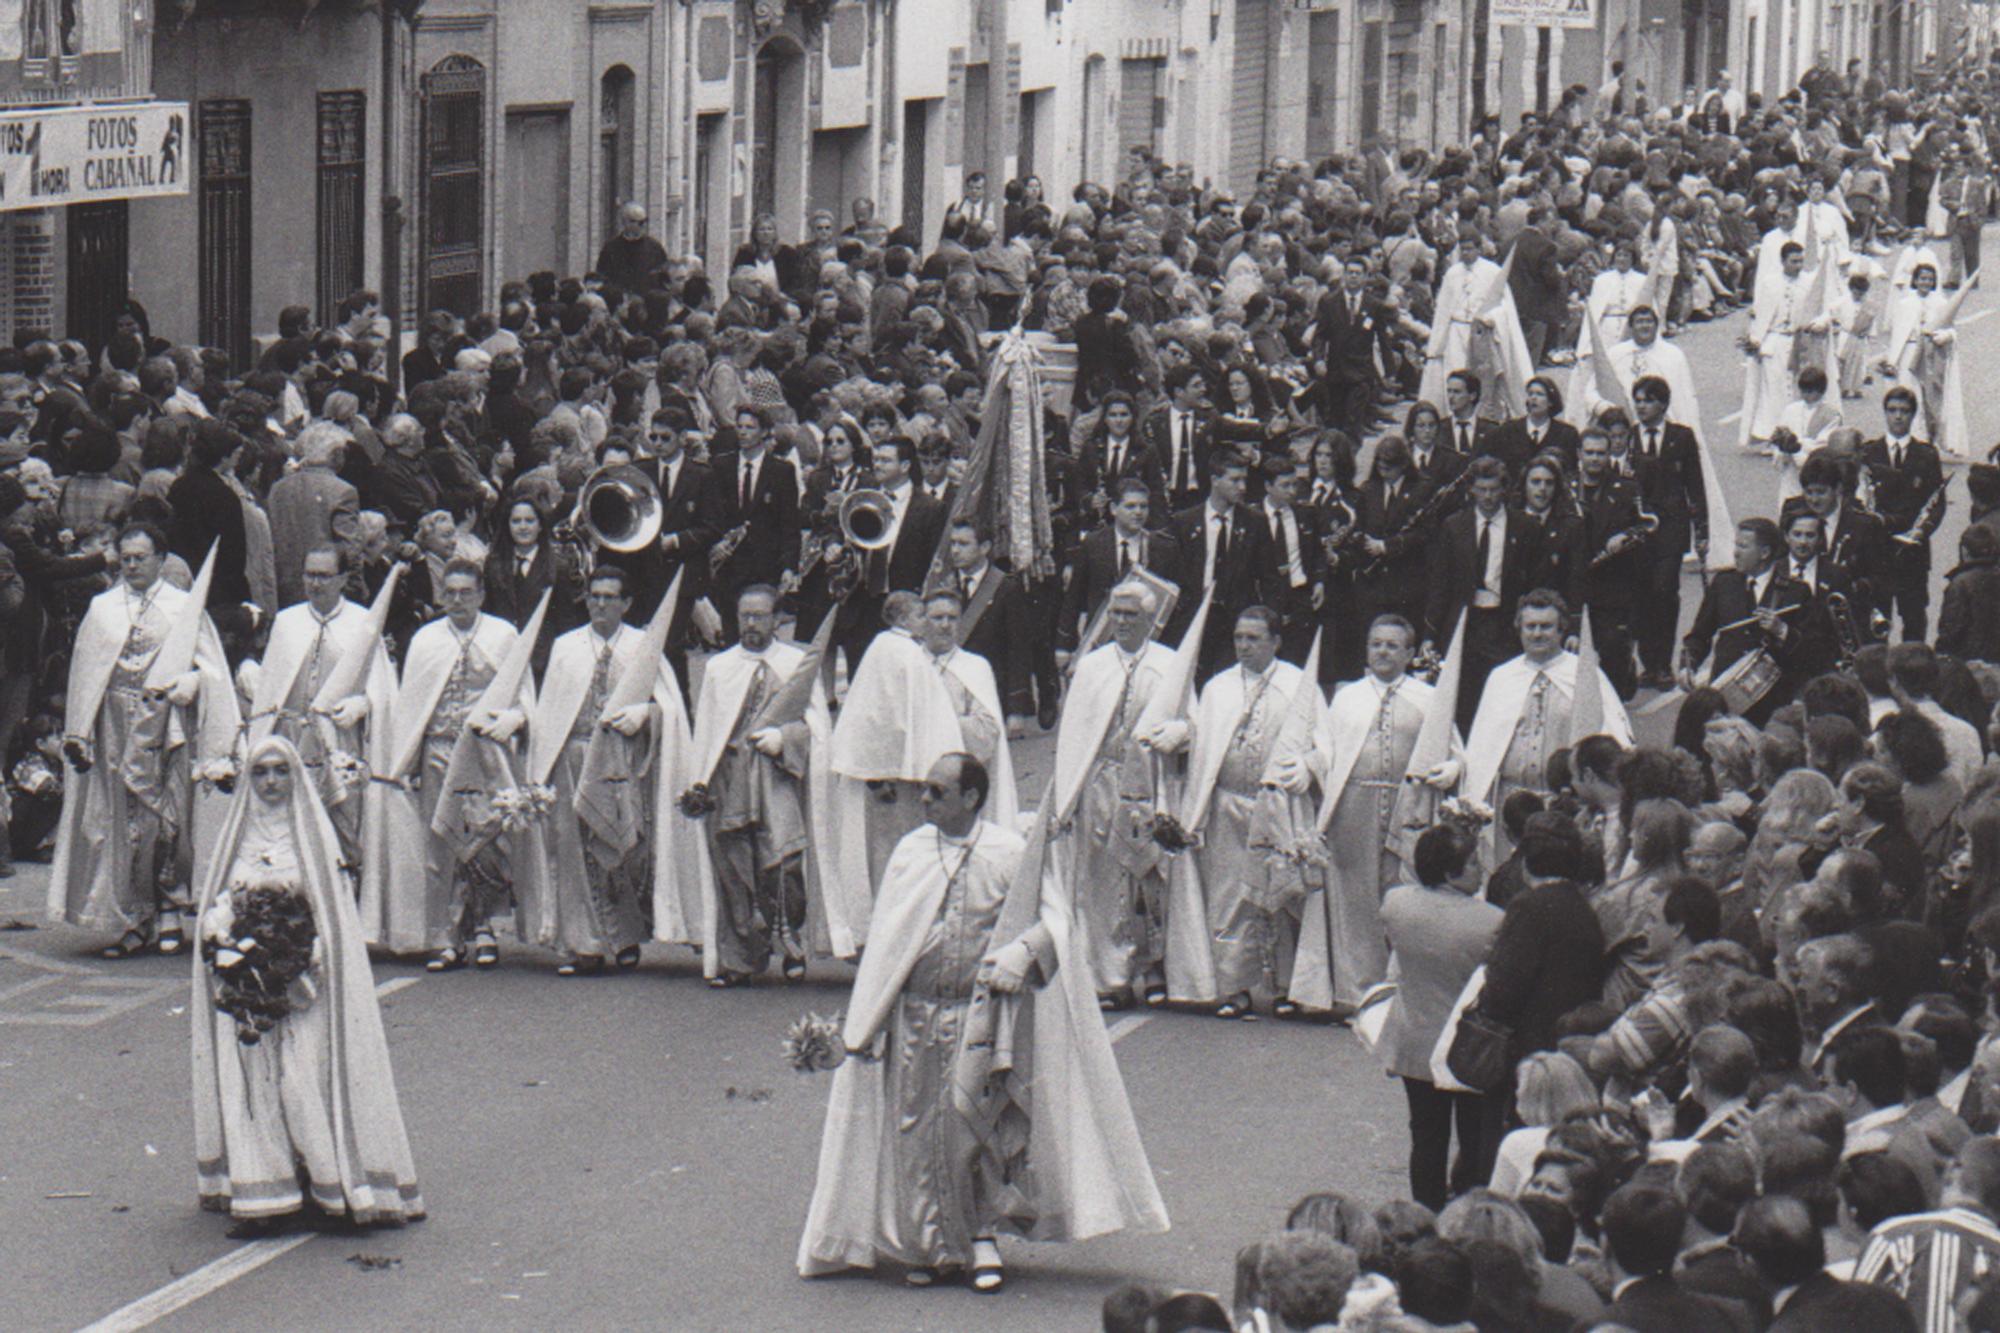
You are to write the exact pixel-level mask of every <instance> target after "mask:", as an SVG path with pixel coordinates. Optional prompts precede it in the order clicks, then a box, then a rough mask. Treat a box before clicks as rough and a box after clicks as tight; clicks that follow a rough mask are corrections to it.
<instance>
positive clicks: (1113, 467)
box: [1105, 440, 1125, 477]
mask: <svg viewBox="0 0 2000 1333" xmlns="http://www.w3.org/2000/svg"><path fill="white" fill-rule="evenodd" d="M1105 463H1106V469H1107V473H1108V475H1110V476H1113V477H1115V476H1117V475H1119V474H1120V473H1122V472H1123V471H1124V470H1125V445H1124V442H1123V441H1116V440H1114V441H1113V442H1112V445H1111V455H1110V457H1109V458H1107V459H1106V460H1105Z"/></svg>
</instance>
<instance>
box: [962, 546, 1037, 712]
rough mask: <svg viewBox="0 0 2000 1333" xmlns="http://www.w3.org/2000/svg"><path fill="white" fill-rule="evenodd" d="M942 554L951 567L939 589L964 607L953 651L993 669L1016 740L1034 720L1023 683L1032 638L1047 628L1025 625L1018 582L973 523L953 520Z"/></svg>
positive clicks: (1028, 691)
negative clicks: (958, 650)
mask: <svg viewBox="0 0 2000 1333" xmlns="http://www.w3.org/2000/svg"><path fill="white" fill-rule="evenodd" d="M945 552H946V555H947V557H948V558H949V561H950V564H951V569H950V571H949V572H948V573H947V574H946V575H945V576H944V578H945V586H946V587H948V588H950V589H951V590H952V591H953V592H956V593H957V594H958V595H959V596H960V597H961V598H962V599H963V600H964V602H965V611H964V614H962V615H961V616H960V617H959V621H958V646H959V647H961V648H963V649H965V650H966V651H967V652H970V653H977V654H979V655H980V656H981V657H983V658H985V659H986V661H987V663H988V665H990V666H991V667H992V668H993V680H994V684H995V685H996V686H997V687H998V688H999V691H1000V706H1001V708H1002V709H1004V710H1005V711H1006V714H1007V730H1008V733H1009V734H1010V735H1012V736H1015V737H1017V738H1018V737H1019V736H1022V735H1024V734H1026V731H1027V725H1028V723H1027V720H1028V719H1029V718H1031V717H1033V716H1034V715H1035V696H1034V691H1033V689H1032V688H1031V687H1030V686H1029V683H1028V678H1029V674H1030V665H1031V662H1032V659H1033V647H1034V639H1035V636H1036V635H1037V634H1038V633H1042V634H1045V633H1047V632H1048V631H1047V628H1046V627H1041V628H1037V627H1036V626H1035V625H1034V624H1033V622H1032V621H1031V619H1030V617H1029V614H1028V602H1027V599H1026V597H1025V596H1023V595H1022V592H1021V581H1020V580H1019V579H1017V578H1015V577H1014V576H1013V575H1012V574H1009V573H1007V572H1006V571H1005V570H1003V569H1001V568H1000V566H998V565H996V564H994V563H993V560H992V555H993V539H992V538H991V537H989V536H987V535H986V534H985V533H984V532H981V531H980V528H979V524H978V523H977V522H976V521H974V520H972V519H969V518H961V519H957V520H955V521H953V522H952V524H951V526H950V531H949V534H948V537H947V540H946V545H945Z"/></svg>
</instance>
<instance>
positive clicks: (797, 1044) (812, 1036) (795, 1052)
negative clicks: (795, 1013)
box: [784, 1013, 847, 1074]
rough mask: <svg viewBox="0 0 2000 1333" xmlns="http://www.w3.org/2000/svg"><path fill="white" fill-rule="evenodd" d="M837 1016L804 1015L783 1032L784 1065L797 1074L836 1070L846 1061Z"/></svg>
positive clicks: (843, 1042)
mask: <svg viewBox="0 0 2000 1333" xmlns="http://www.w3.org/2000/svg"><path fill="white" fill-rule="evenodd" d="M841 1021H842V1020H841V1016H840V1015H839V1014H835V1015H834V1016H833V1017H831V1018H828V1017H827V1016H826V1015H824V1014H812V1013H808V1014H805V1015H803V1016H801V1017H800V1018H799V1020H798V1021H797V1022H795V1023H793V1024H792V1025H791V1027H789V1028H787V1029H785V1040H784V1048H785V1062H786V1063H787V1064H789V1065H791V1067H792V1068H793V1069H795V1070H797V1071H798V1072H799V1073H801V1074H819V1073H824V1072H826V1071H827V1070H830V1069H838V1068H840V1066H841V1065H842V1064H843V1063H845V1062H846V1060H847V1042H846V1040H845V1039H844V1038H843V1037H842V1036H841V1031H840V1029H841Z"/></svg>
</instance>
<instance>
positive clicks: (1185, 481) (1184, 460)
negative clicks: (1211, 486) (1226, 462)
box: [1174, 412, 1194, 490]
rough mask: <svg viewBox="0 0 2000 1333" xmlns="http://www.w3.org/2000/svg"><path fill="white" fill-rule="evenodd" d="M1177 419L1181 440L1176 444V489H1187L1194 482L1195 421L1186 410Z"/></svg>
mask: <svg viewBox="0 0 2000 1333" xmlns="http://www.w3.org/2000/svg"><path fill="white" fill-rule="evenodd" d="M1175 421H1176V427H1175V429H1176V430H1177V431H1178V433H1179V435H1180V440H1179V442H1178V443H1177V444H1176V445H1175V446H1174V489H1175V490H1186V489H1188V488H1189V487H1190V486H1192V485H1193V484H1194V442H1193V436H1194V422H1193V420H1192V419H1190V418H1189V416H1188V414H1187V413H1185V412H1182V413H1179V414H1178V415H1177V416H1176V417H1175Z"/></svg>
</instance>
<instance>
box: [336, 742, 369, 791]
mask: <svg viewBox="0 0 2000 1333" xmlns="http://www.w3.org/2000/svg"><path fill="white" fill-rule="evenodd" d="M326 780H327V786H328V787H329V788H330V789H331V791H332V793H333V796H334V798H335V799H336V800H338V799H339V798H341V797H343V796H345V795H346V794H347V793H349V792H351V791H353V790H354V789H355V788H357V787H360V786H362V785H364V784H365V783H366V782H367V781H368V765H367V764H365V763H363V762H362V760H361V757H360V756H359V755H355V754H350V753H349V752H348V751H346V750H335V751H333V752H332V753H331V754H329V755H328V756H327V757H326Z"/></svg>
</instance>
